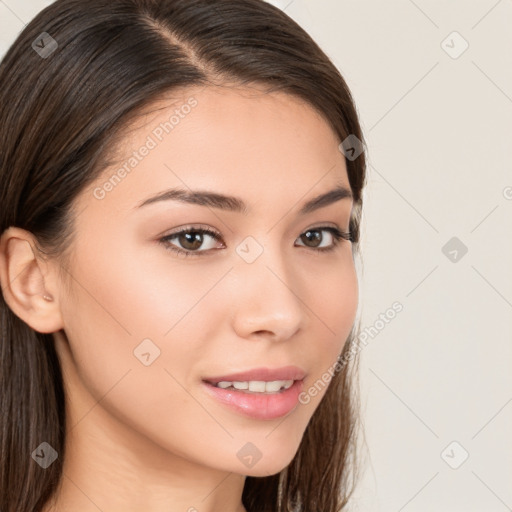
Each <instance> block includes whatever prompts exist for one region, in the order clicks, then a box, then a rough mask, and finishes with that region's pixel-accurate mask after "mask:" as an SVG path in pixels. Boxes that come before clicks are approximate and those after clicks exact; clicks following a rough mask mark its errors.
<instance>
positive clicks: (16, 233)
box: [0, 227, 63, 333]
mask: <svg viewBox="0 0 512 512" xmlns="http://www.w3.org/2000/svg"><path fill="white" fill-rule="evenodd" d="M52 270H53V271H52ZM54 270H55V269H54V268H53V269H50V266H49V264H48V262H47V261H46V260H44V259H43V257H42V255H41V253H40V252H39V251H38V249H37V247H36V244H35V238H34V236H33V235H32V233H30V232H29V231H26V230H24V229H21V228H17V227H10V228H8V229H6V230H5V231H4V232H3V233H2V236H1V237H0V284H1V287H2V293H3V296H4V299H5V301H6V303H7V305H8V306H9V308H10V309H11V310H12V311H13V312H14V314H15V315H16V316H18V317H19V318H21V320H23V321H24V322H25V323H26V324H28V325H29V326H30V327H32V329H34V330H35V331H37V332H41V333H52V332H56V331H58V330H60V329H62V328H63V321H62V316H61V313H60V309H59V307H58V296H57V290H58V282H57V277H56V276H57V273H56V272H55V271H54ZM43 297H45V298H43Z"/></svg>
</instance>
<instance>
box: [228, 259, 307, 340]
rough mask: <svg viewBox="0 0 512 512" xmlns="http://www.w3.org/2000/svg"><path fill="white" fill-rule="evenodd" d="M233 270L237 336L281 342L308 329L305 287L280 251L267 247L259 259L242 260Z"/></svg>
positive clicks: (234, 314)
mask: <svg viewBox="0 0 512 512" xmlns="http://www.w3.org/2000/svg"><path fill="white" fill-rule="evenodd" d="M233 273H234V283H233V285H234V287H236V292H234V293H233V295H232V297H233V301H232V311H234V313H233V328H234V330H235V331H236V333H237V334H238V336H240V337H242V338H261V337H262V336H263V337H267V338H269V339H271V340H274V341H279V340H286V339H289V338H291V337H292V336H294V335H295V334H296V333H297V332H298V331H299V330H300V329H301V328H302V329H303V328H305V322H306V321H307V315H306V311H307V307H306V306H305V304H304V302H303V301H304V300H306V297H303V295H305V293H304V292H305V290H304V289H301V286H300V276H299V275H298V273H297V270H296V269H293V268H291V267H290V266H287V265H286V262H285V261H284V260H283V256H282V255H281V254H279V253H278V252H277V251H276V252H275V253H272V254H271V253H270V251H269V250H267V249H265V250H264V252H263V254H262V255H261V256H260V257H259V258H258V259H257V260H256V261H254V262H252V263H245V262H243V261H242V262H240V263H239V264H238V265H237V266H236V267H235V269H233Z"/></svg>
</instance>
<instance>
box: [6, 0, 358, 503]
mask: <svg viewBox="0 0 512 512" xmlns="http://www.w3.org/2000/svg"><path fill="white" fill-rule="evenodd" d="M43 33H45V34H43ZM228 82H229V83H234V84H235V85H244V84H260V85H264V86H265V87H266V89H267V90H268V91H269V92H272V91H284V92H285V93H288V94H292V95H295V96H296V97H299V98H301V99H303V100H305V101H306V102H307V103H308V104H309V105H312V106H313V107H314V108H315V109H316V110H317V111H318V112H319V113H320V114H321V115H322V116H323V117H324V119H325V120H326V121H327V122H328V123H329V124H330V126H331V127H332V129H333V130H334V132H335V133H336V134H337V135H338V137H339V140H340V142H341V141H344V140H345V139H346V138H347V137H348V136H349V135H354V136H355V137H357V138H358V139H359V141H361V142H362V143H363V144H364V140H363V135H362V133H361V128H360V125H359V122H358V116H357V112H356V109H355V106H354V102H353V99H352V96H351V93H350V91H349V89H348V87H347V85H346V83H345V81H344V79H343V78H342V76H341V75H340V73H339V71H338V70H337V69H336V67H335V66H334V65H333V64H332V62H331V61H330V60H329V58H328V57H327V56H326V55H325V53H324V52H323V51H322V50H321V49H320V48H319V47H318V45H317V44H316V43H315V42H314V41H313V40H312V39H311V38H310V36H309V35H308V34H307V33H306V32H305V31H304V30H303V29H302V28H301V27H299V26H298V25H297V24H296V23H295V22H294V21H293V20H292V19H291V18H290V17H288V16H287V15H286V14H285V13H284V12H282V11H281V10H279V9H278V8H276V7H274V6H272V5H270V4H268V3H266V2H264V1H263V0H110V1H108V2H106V1H103V0H88V1H87V2H84V1H83V0H57V1H56V2H55V3H53V4H51V5H50V6H48V7H47V8H46V9H44V10H43V11H41V12H40V13H39V14H38V15H37V16H36V17H35V18H34V19H33V20H32V21H31V22H30V23H29V24H28V25H27V26H26V28H25V29H24V30H23V31H22V32H21V34H20V35H19V36H18V38H17V39H16V41H15V42H14V44H13V45H12V46H11V47H10V48H9V50H8V52H7V54H6V55H5V57H4V58H3V60H2V62H1V63H0V204H1V205H2V207H1V209H0V232H3V231H4V230H5V229H7V228H8V227H9V226H17V227H20V228H23V229H25V230H28V231H30V232H31V233H32V234H33V235H34V236H35V238H36V240H37V244H38V246H40V247H41V250H44V253H45V254H48V255H55V256H58V257H61V256H63V255H64V254H65V250H66V249H68V248H69V247H70V244H71V240H72V236H73V229H72V228H73V226H72V217H71V206H72V203H73V200H74V199H75V198H76V197H77V196H78V194H80V192H81V191H82V190H84V188H85V187H86V186H87V185H88V184H90V182H91V181H92V180H94V179H95V178H96V177H97V176H98V175H99V173H100V172H101V170H102V168H104V167H105V162H107V161H108V159H109V158H110V156H111V153H110V152H109V151H110V150H111V149H112V148H113V147H114V144H113V142H114V141H116V140H117V139H116V137H120V136H121V134H122V129H123V127H126V126H127V125H128V124H129V123H130V122H131V121H132V120H134V119H135V118H136V117H137V116H138V115H140V112H141V111H142V110H143V109H144V108H145V107H147V106H148V105H150V104H151V103H152V102H153V101H156V100H158V99H160V98H162V97H163V96H164V95H165V94H166V93H168V92H170V91H173V90H176V89H178V88H186V87H188V86H197V85H200V86H207V85H209V84H212V83H216V84H222V83H228ZM346 164H347V171H348V178H349V182H350V186H351V189H352V193H353V196H354V209H353V214H352V217H351V220H350V231H351V233H352V238H353V246H352V247H353V254H359V245H358V242H359V227H360V218H361V208H362V190H363V187H364V184H365V179H366V178H365V175H366V160H365V154H364V151H363V153H362V154H361V155H360V156H359V157H357V158H355V159H354V158H346ZM0 315H1V326H0V327H1V339H0V406H1V416H0V457H1V462H0V510H1V511H2V512H34V511H36V512H38V511H40V510H41V509H42V508H43V506H44V505H45V503H47V502H48V500H49V499H50V497H51V496H52V494H53V493H54V492H55V491H56V489H57V486H58V484H59V482H60V481H61V478H62V468H63V459H64V455H65V453H64V448H65V435H66V425H65V395H64V386H63V379H62V374H61V369H60V364H59V360H58V357H57V353H56V351H55V348H54V344H53V336H52V335H51V334H42V333H38V332H36V331H34V330H33V329H31V328H30V327H29V326H28V325H27V324H26V323H24V322H23V321H22V320H21V319H20V318H19V317H17V316H16V315H15V314H14V313H13V312H12V311H11V310H10V308H9V307H8V306H7V304H6V302H5V300H4V297H3V295H2V297H1V299H0ZM355 327H356V326H355V324H354V326H353V328H352V332H351V334H350V336H349V338H348V339H347V342H346V343H345V346H344V350H343V352H342V360H344V359H343V356H344V355H347V354H348V351H349V350H350V348H351V347H352V346H353V344H354V342H355V339H356V334H357V332H358V329H356V328H355ZM326 370H327V369H326ZM356 376H357V357H353V358H352V357H351V358H345V360H344V363H343V364H341V365H340V366H339V367H338V369H337V371H335V372H334V375H333V378H332V380H331V381H330V385H329V387H328V389H327V391H326V394H325V396H324V397H323V399H322V401H321V403H320V404H319V406H318V407H317V409H316V411H315V413H314V415H313V417H312V419H311V421H310V422H309V424H308V426H307V428H306V430H305V433H304V436H303V439H302V441H301V444H300V446H299V449H298V451H297V453H296V455H295V457H294V459H293V460H292V462H291V463H290V464H289V465H288V466H287V467H286V468H285V469H283V471H281V472H280V473H278V474H275V475H272V476H267V477H247V478H246V483H245V487H244V490H243V496H242V500H243V503H244V505H245V507H246V508H247V510H248V511H249V512H267V511H268V512H271V511H272V512H277V511H281V512H286V511H294V512H299V511H302V512H306V511H307V512H319V511H321V512H338V511H340V510H342V509H344V508H345V505H346V503H347V502H348V499H349V497H350V496H351V494H353V490H354V487H355V483H356V478H355V476H356V474H357V472H358V470H357V465H356V450H355V444H356V442H355V441H356V433H357V431H358V429H357V428H356V426H357V425H359V416H358V411H359V405H358V400H359V398H358V395H357V388H356V386H354V383H355V378H356ZM43 441H46V442H47V443H49V444H50V445H51V446H52V447H53V448H54V449H55V450H56V451H57V453H58V455H59V456H58V459H57V460H56V461H55V462H54V463H53V464H51V465H50V466H49V467H48V468H47V469H43V468H41V467H40V466H39V465H38V464H37V463H35V461H34V460H33V459H32V457H31V454H32V452H33V451H34V450H35V448H36V447H38V446H39V445H40V444H41V442H43Z"/></svg>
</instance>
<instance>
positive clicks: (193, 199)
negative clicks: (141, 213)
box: [137, 185, 353, 215]
mask: <svg viewBox="0 0 512 512" xmlns="http://www.w3.org/2000/svg"><path fill="white" fill-rule="evenodd" d="M341 199H353V196H352V192H351V191H350V190H349V189H348V188H346V187H345V186H342V185H339V186H337V187H336V188H334V189H333V190H329V191H328V192H325V193H323V194H320V195H319V196H317V197H314V198H313V199H310V200H309V201H307V202H306V203H305V204H304V205H303V206H302V208H301V209H300V211H299V215H305V214H307V213H311V212H312V211H315V210H318V209H319V208H323V207H325V206H328V205H330V204H332V203H335V202H336V201H340V200H341ZM169 200H174V201H181V202H182V203H188V204H197V205H199V206H209V207H211V208H219V209H221V210H226V211H231V212H236V213H243V214H244V215H247V214H248V213H249V208H248V207H247V205H246V204H245V202H244V201H243V200H242V199H240V198H239V197H234V196H227V195H224V194H218V193H216V192H208V191H202V190H195V191H189V190H184V189H179V188H174V189H170V190H165V191H164V192H161V193H159V194H157V195H155V196H152V197H150V198H148V199H146V200H144V201H142V203H140V204H139V205H137V208H141V207H143V206H146V205H148V204H153V203H156V202H158V201H169Z"/></svg>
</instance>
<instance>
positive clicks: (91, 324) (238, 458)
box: [0, 0, 365, 512]
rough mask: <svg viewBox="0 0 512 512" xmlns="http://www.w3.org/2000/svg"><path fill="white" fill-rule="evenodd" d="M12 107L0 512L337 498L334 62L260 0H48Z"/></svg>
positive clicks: (343, 228) (360, 168)
mask: <svg viewBox="0 0 512 512" xmlns="http://www.w3.org/2000/svg"><path fill="white" fill-rule="evenodd" d="M0 98H1V102H0V104H1V112H0V120H1V123H0V130H1V136H0V141H1V151H0V184H1V185H0V187H1V188H0V191H1V192H0V194H1V201H2V210H1V225H0V228H1V229H0V232H1V233H2V237H1V239H0V280H1V285H2V300H1V315H2V318H1V322H2V324H1V325H2V339H1V343H0V347H1V354H0V361H1V362H0V365H1V367H0V382H1V395H0V396H1V398H0V399H1V405H2V416H1V429H0V432H1V433H0V443H1V461H2V463H1V479H0V482H1V483H0V509H1V510H2V512H15V511H16V512H32V511H44V512H50V511H52V512H63V511H68V510H80V511H81V512H88V511H93V510H94V511H97V510H103V511H105V512H113V511H121V510H122V511H135V510H140V511H146V512H147V511H150V512H157V511H158V512H160V511H163V510H165V511H166V512H174V511H178V510H179V511H185V510H187V511H189V512H192V511H199V512H212V511H217V510H222V511H224V512H235V511H236V512H240V511H247V512H263V511H265V512H266V511H278V510H282V511H291V510H294V511H308V512H312V511H322V512H328V511H329V512H331V511H332V512H334V511H339V510H342V509H344V508H345V505H346V503H347V502H348V499H349V497H350V495H351V492H352V490H353V487H354V483H355V475H356V472H357V471H356V465H355V461H354V457H355V449H354V448H355V441H356V437H355V434H356V425H357V404H356V402H357V399H356V394H355V393H353V391H354V389H355V386H353V383H354V378H355V369H356V364H355V361H356V358H353V357H351V356H352V355H354V354H353V352H350V349H351V346H352V345H353V344H354V340H355V339H356V329H355V316H356V310H357V305H358V283H357V275H356V271H355V265H354V260H355V256H356V255H357V254H358V253H357V251H358V241H359V226H360V216H361V207H362V191H363V187H364V182H365V155H364V152H363V151H362V144H363V142H362V141H363V137H362V133H361V129H360V125H359V122H358V118H357V113H356V110H355V107H354V104H353V100H352V98H351V95H350V92H349V90H348V88H347V85H346V84H345V82H344V80H343V78H342V77H341V76H340V74H339V72H338V71H337V70H336V68H335V67H334V65H333V64H332V63H331V62H330V61H329V59H328V58H327V57H326V55H325V54H324V53H323V52H322V51H321V50H320V49H319V47H318V46H317V45H316V44H315V43H314V42H313V41H312V40H311V38H310V37H309V36H308V35H307V34H306V33H305V32H304V31H303V30H302V29H301V28H300V27H299V26H298V25H297V24H296V23H295V22H293V21H292V20H291V19H290V18H289V17H288V16H287V15H286V14H284V13H283V12H281V11H280V10H279V9H277V8H275V7H273V6H271V5H269V4H267V3H265V2H263V1H261V0H216V1H213V0H112V1H110V2H102V1H99V0H91V1H88V2H83V1H82V0H58V1H56V2H55V3H53V4H52V5H50V6H49V7H48V8H46V9H45V10H43V11H42V12H41V13H40V14H39V15H38V16H37V17H36V18H35V19H34V20H33V21H32V22H31V23H30V24H29V25H28V26H27V27H26V28H25V29H24V31H23V32H22V33H21V34H20V36H19V37H18V39H17V40H16V41H15V43H14V44H13V45H12V47H11V48H10V49H9V51H8V52H7V54H6V56H5V57H4V59H3V61H2V63H1V66H0ZM349 356H350V357H349Z"/></svg>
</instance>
